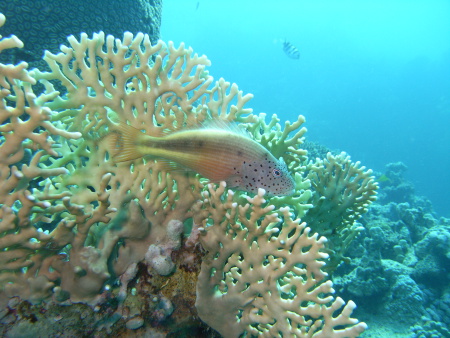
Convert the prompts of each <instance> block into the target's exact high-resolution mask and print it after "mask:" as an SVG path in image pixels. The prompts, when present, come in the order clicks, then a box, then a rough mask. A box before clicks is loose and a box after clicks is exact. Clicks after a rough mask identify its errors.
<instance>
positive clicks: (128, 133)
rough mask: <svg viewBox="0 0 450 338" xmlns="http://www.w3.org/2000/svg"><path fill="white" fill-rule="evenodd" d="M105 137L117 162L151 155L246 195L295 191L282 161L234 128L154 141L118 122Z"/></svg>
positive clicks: (181, 133) (184, 133)
mask: <svg viewBox="0 0 450 338" xmlns="http://www.w3.org/2000/svg"><path fill="white" fill-rule="evenodd" d="M220 126H223V123H222V124H221V125H220ZM106 138H108V148H109V150H110V153H111V156H112V158H113V160H114V161H115V162H125V161H131V160H135V159H138V158H140V157H144V156H152V157H155V158H161V159H163V160H162V162H166V164H164V165H163V167H164V169H166V170H167V171H172V170H179V169H180V168H185V169H186V170H191V171H194V172H197V173H199V174H200V175H202V176H204V177H206V178H208V179H209V180H211V181H214V182H218V181H226V182H227V184H228V185H229V186H230V187H236V188H238V189H240V190H244V191H249V192H257V191H258V188H264V189H266V191H267V193H268V194H269V195H270V194H272V195H286V194H291V193H292V192H293V191H294V180H293V179H292V177H291V175H290V174H289V172H288V170H287V167H286V165H285V164H284V162H283V161H282V160H277V159H276V158H275V157H274V156H273V155H272V154H271V153H270V152H269V151H268V150H267V149H266V148H264V147H263V146H262V145H260V144H259V143H257V142H255V141H254V140H252V139H251V138H250V137H248V136H246V135H244V134H243V133H239V132H236V131H235V130H233V129H232V128H226V127H222V128H219V127H217V126H216V127H215V128H208V127H206V128H200V129H195V130H184V131H179V132H175V133H172V134H169V135H166V136H163V137H153V136H150V135H146V134H145V133H143V132H142V131H140V130H139V129H136V128H134V127H132V126H129V125H127V124H125V123H119V124H118V125H114V126H113V127H112V131H111V132H110V134H108V135H107V136H106ZM169 162H173V163H174V165H171V164H170V163H169Z"/></svg>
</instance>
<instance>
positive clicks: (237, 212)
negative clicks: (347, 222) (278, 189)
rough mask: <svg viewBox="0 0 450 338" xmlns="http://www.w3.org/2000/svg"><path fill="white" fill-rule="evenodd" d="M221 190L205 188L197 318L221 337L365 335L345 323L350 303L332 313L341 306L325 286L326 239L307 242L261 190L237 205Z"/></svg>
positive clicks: (361, 326) (302, 230)
mask: <svg viewBox="0 0 450 338" xmlns="http://www.w3.org/2000/svg"><path fill="white" fill-rule="evenodd" d="M225 188H226V185H225V184H224V183H222V184H221V185H220V186H219V187H218V188H217V189H215V188H214V187H213V186H212V185H210V186H209V193H205V194H204V200H203V207H204V208H205V209H206V210H207V212H208V214H209V215H208V217H207V218H206V219H205V220H204V221H203V224H202V225H203V226H202V228H201V231H202V232H203V233H202V235H201V236H200V241H201V243H202V245H203V246H204V248H205V249H206V250H208V254H207V255H206V256H205V257H204V258H203V261H202V268H201V272H200V275H199V279H198V283H197V301H196V307H197V310H198V312H199V315H200V317H201V318H202V320H204V321H205V322H206V323H208V324H209V325H211V326H212V327H214V328H215V329H216V330H218V331H219V332H220V333H221V334H222V335H223V336H224V337H239V336H240V335H242V334H244V335H252V336H263V337H278V336H283V337H284V336H290V335H295V336H296V337H330V336H333V337H356V336H358V335H359V334H360V333H361V332H362V331H364V330H365V328H366V325H365V323H358V321H357V320H356V319H352V318H350V314H351V312H352V311H353V309H354V308H355V304H354V303H353V302H349V303H348V304H346V305H345V306H344V308H343V309H342V310H341V311H342V312H341V313H340V314H338V315H334V313H335V311H337V310H338V309H339V308H341V307H342V306H343V305H344V304H345V302H344V301H343V300H342V299H340V298H337V299H333V297H332V296H331V295H330V294H331V293H333V292H334V290H333V289H332V282H331V281H326V282H322V281H323V279H324V278H325V277H326V273H324V272H323V271H322V270H321V268H322V267H323V266H324V264H325V263H324V262H323V261H322V260H323V259H326V258H327V257H328V255H327V254H325V253H323V252H321V250H322V249H323V246H324V243H325V242H326V239H325V237H320V238H318V235H317V233H316V234H314V235H312V236H310V235H309V234H310V230H311V229H310V228H307V227H306V225H305V223H302V224H300V220H299V219H296V220H293V219H292V218H291V215H290V212H289V209H288V208H280V209H279V210H278V212H273V211H274V209H275V206H273V205H268V204H267V203H266V200H265V199H264V190H262V189H260V191H259V193H258V194H257V195H256V196H255V197H254V198H250V197H248V198H247V200H248V203H247V204H246V205H243V206H242V205H238V204H237V203H236V202H234V198H233V197H234V194H233V192H232V191H228V193H225ZM280 222H281V223H280ZM327 304H328V305H327ZM333 315H334V316H333Z"/></svg>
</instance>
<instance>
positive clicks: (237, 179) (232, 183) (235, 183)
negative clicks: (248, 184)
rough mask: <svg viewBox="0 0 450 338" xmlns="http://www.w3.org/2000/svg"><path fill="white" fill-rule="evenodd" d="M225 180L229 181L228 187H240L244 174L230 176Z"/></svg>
mask: <svg viewBox="0 0 450 338" xmlns="http://www.w3.org/2000/svg"><path fill="white" fill-rule="evenodd" d="M225 182H226V183H227V187H228V188H234V187H239V186H241V185H242V176H239V175H233V176H230V177H228V178H227V179H226V181H225Z"/></svg>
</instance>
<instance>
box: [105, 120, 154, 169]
mask: <svg viewBox="0 0 450 338" xmlns="http://www.w3.org/2000/svg"><path fill="white" fill-rule="evenodd" d="M142 136H145V134H144V133H143V132H142V131H140V130H139V129H136V128H134V127H132V126H129V125H127V124H126V123H124V122H119V124H116V125H114V127H113V128H112V130H111V132H110V133H109V134H108V135H106V136H105V142H106V146H107V148H108V151H109V152H110V154H111V157H112V158H113V160H114V162H116V163H118V162H126V161H131V160H135V159H137V158H140V157H143V156H144V155H145V154H144V153H142V152H141V151H140V147H139V142H140V140H141V138H142Z"/></svg>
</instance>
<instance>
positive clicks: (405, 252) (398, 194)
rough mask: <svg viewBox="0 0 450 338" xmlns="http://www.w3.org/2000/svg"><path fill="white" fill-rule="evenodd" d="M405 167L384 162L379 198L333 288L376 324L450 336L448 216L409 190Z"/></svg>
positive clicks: (417, 333) (406, 332) (414, 334)
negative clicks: (444, 215) (350, 299)
mask: <svg viewBox="0 0 450 338" xmlns="http://www.w3.org/2000/svg"><path fill="white" fill-rule="evenodd" d="M406 169H407V168H406V166H405V165H404V164H401V163H393V164H388V165H387V166H386V173H385V174H384V175H383V176H384V177H385V178H384V179H383V180H381V188H380V196H381V198H380V200H378V201H377V202H376V203H375V204H373V205H372V206H371V209H370V211H369V212H368V213H367V214H365V215H364V216H363V218H362V219H361V220H360V221H361V223H362V224H364V227H365V228H366V231H364V232H363V233H362V234H361V241H358V242H357V243H354V245H352V246H351V247H350V248H349V252H348V255H349V257H351V258H352V259H351V261H350V263H349V264H348V265H342V266H340V267H339V268H338V269H337V271H336V272H335V274H334V275H333V276H334V282H335V287H336V289H337V290H338V291H339V293H340V294H342V295H345V296H346V297H351V298H352V299H353V300H355V301H356V302H357V303H358V306H359V309H360V311H361V312H360V315H361V314H362V313H366V314H370V318H369V317H366V318H364V317H363V318H364V319H365V320H367V321H368V323H369V325H371V326H372V327H376V326H378V327H381V326H384V327H385V328H392V331H393V332H397V333H398V334H400V333H402V334H404V335H408V336H411V337H437V336H439V337H447V336H448V329H447V328H446V327H447V325H446V323H448V319H449V307H448V304H449V303H448V295H449V292H450V289H449V287H448V286H449V285H450V284H449V283H450V279H449V276H450V274H449V267H450V254H449V243H450V231H449V225H450V220H449V219H446V218H440V219H438V218H437V217H436V215H435V214H434V213H433V212H432V209H431V207H430V204H429V201H428V200H427V199H426V198H424V197H418V196H416V195H414V194H412V193H411V191H413V190H414V187H413V186H412V184H411V183H410V182H408V181H406V180H405V178H404V177H403V173H404V172H405V171H406ZM404 187H410V188H408V189H407V190H405V188H404ZM405 191H409V192H408V193H407V194H405ZM433 332H434V333H433ZM410 334H412V335H410Z"/></svg>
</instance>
